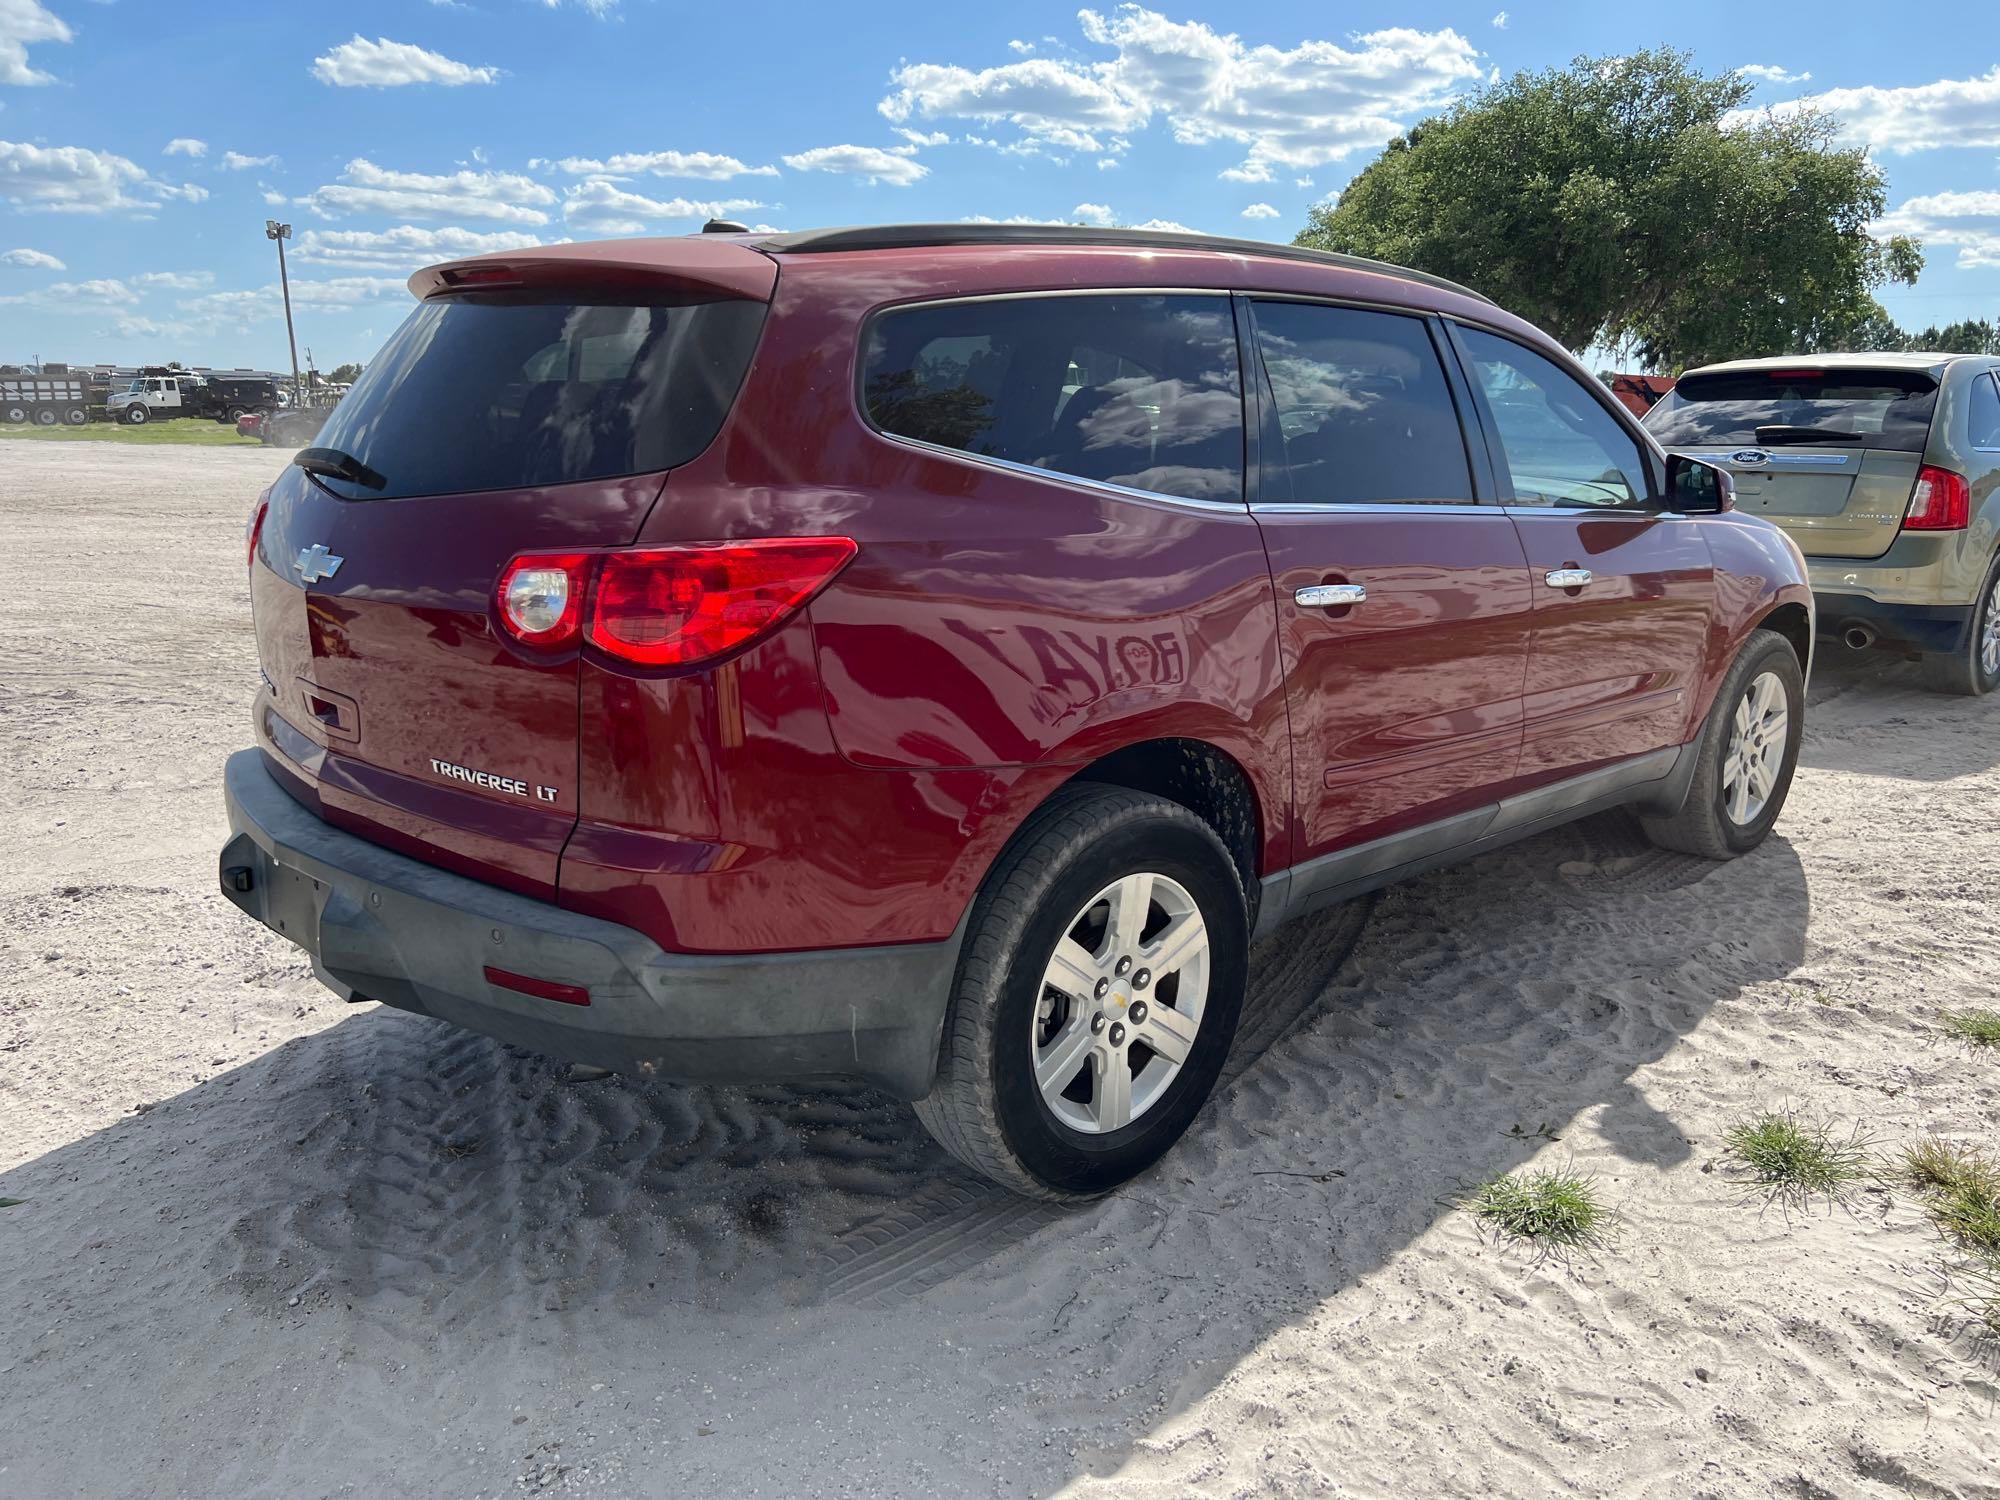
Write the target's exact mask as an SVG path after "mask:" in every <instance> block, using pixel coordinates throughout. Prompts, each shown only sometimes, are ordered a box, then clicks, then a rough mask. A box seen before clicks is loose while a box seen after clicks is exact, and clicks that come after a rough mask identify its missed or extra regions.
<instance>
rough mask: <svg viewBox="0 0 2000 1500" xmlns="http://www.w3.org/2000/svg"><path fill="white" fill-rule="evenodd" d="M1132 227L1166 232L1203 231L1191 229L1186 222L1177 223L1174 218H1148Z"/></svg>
mask: <svg viewBox="0 0 2000 1500" xmlns="http://www.w3.org/2000/svg"><path fill="white" fill-rule="evenodd" d="M1132 227H1133V228H1134V229H1157V230H1164V231H1166V232H1167V233H1169V234H1200V233H1201V231H1200V230H1199V229H1190V228H1188V227H1187V225H1185V224H1181V223H1176V222H1175V221H1174V220H1172V219H1148V220H1147V221H1146V222H1145V223H1143V224H1134V225H1133V226H1132Z"/></svg>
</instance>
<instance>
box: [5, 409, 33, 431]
mask: <svg viewBox="0 0 2000 1500" xmlns="http://www.w3.org/2000/svg"><path fill="white" fill-rule="evenodd" d="M0 417H5V418H6V419H7V423H8V425H9V426H12V427H19V426H20V425H21V424H22V423H24V422H26V421H27V420H28V408H27V407H25V406H10V407H8V408H7V409H6V410H5V411H4V412H0Z"/></svg>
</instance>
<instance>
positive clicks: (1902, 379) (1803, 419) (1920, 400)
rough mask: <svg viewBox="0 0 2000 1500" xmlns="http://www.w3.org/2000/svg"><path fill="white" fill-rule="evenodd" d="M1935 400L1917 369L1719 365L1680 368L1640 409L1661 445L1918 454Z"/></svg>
mask: <svg viewBox="0 0 2000 1500" xmlns="http://www.w3.org/2000/svg"><path fill="white" fill-rule="evenodd" d="M1936 405H1937V379H1936V377H1935V376H1932V375H1930V374H1927V373H1926V372H1924V371H1922V370H1866V369H1838V370H1823V369H1813V368H1810V367H1807V366H1801V367H1799V368H1798V369H1787V370H1718V371H1716V372H1714V373H1713V374H1708V375H1684V376H1682V377H1681V378H1680V380H1679V381H1678V382H1677V383H1676V384H1675V386H1674V388H1673V389H1672V390H1671V391H1669V392H1667V394H1666V395H1665V396H1663V397H1662V398H1661V399H1660V401H1659V403H1658V404H1657V405H1656V406H1654V407H1653V409H1652V410H1651V411H1649V412H1647V413H1646V418H1645V422H1646V427H1647V429H1648V430H1649V431H1650V432H1651V433H1652V434H1653V436H1654V437H1656V438H1658V439H1659V440H1660V442H1661V444H1662V446H1664V447H1668V448H1692V447H1719V446H1725V445H1735V446H1742V447H1771V446H1775V445H1780V444H1783V445H1805V446H1823V445H1830V446H1833V447H1838V448H1887V449H1891V450H1893V451H1897V452H1903V453H1921V452H1923V450H1924V444H1925V442H1926V441H1927V440H1928V439H1929V437H1930V431H1931V412H1932V410H1933V409H1934V408H1935V407H1936Z"/></svg>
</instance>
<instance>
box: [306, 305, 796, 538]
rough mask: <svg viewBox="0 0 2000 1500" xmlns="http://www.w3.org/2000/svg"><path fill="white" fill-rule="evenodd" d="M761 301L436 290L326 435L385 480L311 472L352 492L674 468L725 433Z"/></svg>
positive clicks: (325, 441) (377, 494)
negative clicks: (639, 300)
mask: <svg viewBox="0 0 2000 1500" xmlns="http://www.w3.org/2000/svg"><path fill="white" fill-rule="evenodd" d="M764 312H765V305H764V304H763V303H761V302H746V301H740V300H734V299H731V300H724V301H715V300H709V301H663V302H659V303H652V304H635V303H633V302H632V301H630V300H621V301H618V302H612V303H597V302H581V301H574V302H573V301H547V300H538V299H526V298H523V297H522V296H521V295H520V294H518V293H516V294H508V293H498V292H493V293H478V294H471V295H461V296H456V297H444V298H432V299H430V300H428V301H426V302H424V303H422V304H421V305H420V306H418V308H417V309H416V310H415V311H414V312H412V313H411V314H410V316H409V318H408V319H407V320H406V321H405V322H404V323H403V326H402V327H401V328H399V329H397V330H396V332H395V334H394V335H393V336H392V337H391V338H390V340H389V342H388V343H387V344H386V345H385V346H384V347H383V349H382V351H381V353H379V354H377V355H376V356H375V359H374V361H373V362H372V363H371V364H370V365H369V366H368V368H367V369H366V370H365V371H363V373H362V375H361V378H360V379H359V380H357V381H356V382H355V383H354V389H353V390H351V391H349V392H348V393H347V396H346V397H345V398H344V399H343V400H342V401H341V403H340V405H339V406H338V407H337V408H336V409H335V411H334V413H333V416H332V417H331V418H330V419H329V420H328V421H327V424H326V426H325V427H324V428H323V429H322V430H321V432H320V435H319V437H318V438H317V439H316V442H317V444H318V445H319V446H320V447H323V448H331V449H334V450H337V451H338V452H340V453H343V454H346V455H348V456H349V457H351V458H353V459H355V460H357V461H358V462H359V463H360V464H361V465H362V466H364V467H365V468H367V469H372V470H374V471H375V476H376V477H379V478H380V479H381V480H382V484H381V486H380V487H379V488H378V487H372V486H371V487H363V486H362V485H360V484H358V483H355V482H353V481H350V480H346V479H342V478H335V477H327V476H323V475H316V476H315V477H316V478H318V479H319V482H320V483H322V484H324V485H326V486H327V488H329V489H331V490H333V491H334V492H335V493H336V494H339V495H342V496H344V497H346V498H348V499H355V500H380V499H396V498H402V497H408V496H414V495H445V494H458V493H464V492H467V491H475V490H516V489H530V488H537V487H540V486H543V485H553V484H570V483H574V482H576V481H578V480H585V479H611V478H618V477H621V476H624V475H629V474H648V473H653V472H656V471H659V470H663V469H671V468H675V467H677V466H678V465H681V464H684V463H686V462H687V461H688V460H689V459H691V458H693V457H694V456H695V455H696V454H698V453H700V452H701V450H702V449H704V448H706V447H707V446H708V445H709V443H710V442H711V441H712V440H713V439H714V437H715V434H716V432H717V431H718V430H719V429H720V428H721V426H722V419H723V418H724V417H725V416H726V415H727V414H728V412H729V407H730V404H731V403H732V402H733V401H734V400H735V398H736V390H737V387H738V386H739V385H741V384H742V381H743V373H744V371H745V370H746V369H748V368H749V364H750V354H751V351H752V350H753V348H754V347H755V346H756V342H757V334H758V331H759V330H760V329H761V328H762V326H763V321H764Z"/></svg>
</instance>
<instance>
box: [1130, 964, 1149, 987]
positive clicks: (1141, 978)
mask: <svg viewBox="0 0 2000 1500" xmlns="http://www.w3.org/2000/svg"><path fill="white" fill-rule="evenodd" d="M1152 982H1153V971H1152V970H1151V969H1141V970H1140V971H1139V972H1138V973H1136V974H1134V975H1133V976H1132V988H1133V989H1135V990H1143V989H1144V988H1145V987H1146V986H1147V985H1149V984H1151V983H1152Z"/></svg>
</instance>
